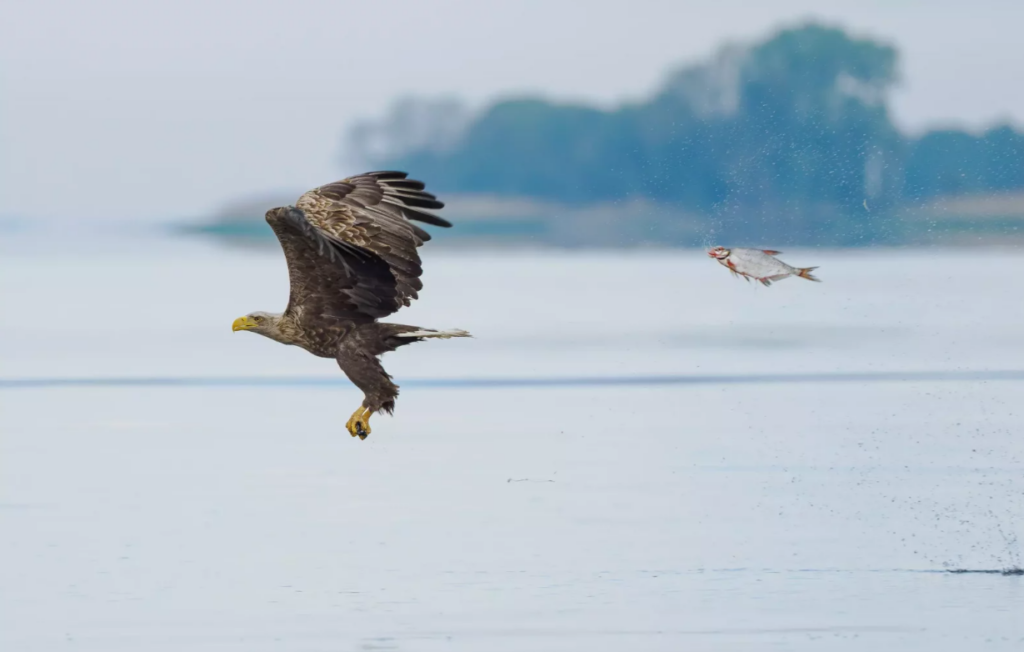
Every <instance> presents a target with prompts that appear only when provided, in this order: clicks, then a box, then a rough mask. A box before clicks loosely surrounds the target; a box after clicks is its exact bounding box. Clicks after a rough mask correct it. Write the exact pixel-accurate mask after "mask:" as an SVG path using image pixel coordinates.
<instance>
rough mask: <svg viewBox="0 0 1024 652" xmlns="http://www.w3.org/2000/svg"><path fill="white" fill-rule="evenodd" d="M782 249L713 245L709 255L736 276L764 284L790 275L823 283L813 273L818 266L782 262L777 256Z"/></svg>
mask: <svg viewBox="0 0 1024 652" xmlns="http://www.w3.org/2000/svg"><path fill="white" fill-rule="evenodd" d="M781 253H782V252H781V251H774V250H772V249H745V248H742V247H732V248H731V249H727V248H725V247H713V248H711V249H709V250H708V256H710V257H711V258H714V259H715V260H717V261H718V262H719V264H721V265H723V266H725V267H727V268H728V269H729V271H730V272H732V273H733V275H734V276H742V277H743V279H744V280H746V281H749V280H750V279H754V280H756V281H760V282H761V283H762V284H764V285H766V286H767V285H771V284H772V282H773V281H781V280H782V279H784V278H786V277H788V276H799V277H800V278H805V279H807V280H808V281H814V282H815V283H821V279H819V278H818V277H816V276H814V275H813V274H811V272H813V271H814V270H816V269H818V268H817V267H793V266H792V265H787V264H786V263H784V262H782V261H781V260H779V259H778V258H776V256H778V255H779V254H781Z"/></svg>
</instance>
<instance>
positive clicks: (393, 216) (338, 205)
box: [231, 171, 470, 439]
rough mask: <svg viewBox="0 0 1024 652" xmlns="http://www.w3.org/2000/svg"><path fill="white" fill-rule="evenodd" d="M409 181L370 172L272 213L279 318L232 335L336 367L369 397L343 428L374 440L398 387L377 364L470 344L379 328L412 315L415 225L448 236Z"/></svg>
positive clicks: (441, 334)
mask: <svg viewBox="0 0 1024 652" xmlns="http://www.w3.org/2000/svg"><path fill="white" fill-rule="evenodd" d="M407 176H408V175H407V174H406V173H405V172H394V171H383V172H367V173H364V174H360V175H358V176H354V177H349V178H347V179H342V180H341V181H336V182H334V183H329V184H327V185H325V186H320V187H319V188H315V189H313V190H310V191H309V192H307V193H305V194H303V195H302V196H301V197H299V199H298V201H297V202H296V203H295V205H294V206H285V207H281V208H273V209H271V210H269V211H267V215H266V217H267V222H268V223H269V224H270V227H271V228H272V229H273V230H274V233H275V234H276V235H277V239H278V240H279V241H280V243H281V248H282V249H283V250H284V256H285V260H286V261H287V264H288V279H289V283H290V296H289V298H288V306H287V307H286V308H285V310H284V312H283V313H279V314H278V313H268V312H253V313H249V314H248V315H245V316H244V317H239V318H238V319H236V320H235V321H234V323H233V324H232V326H231V330H232V331H251V332H253V333H259V334H260V335H263V336H264V337H269V338H270V339H272V340H275V341H277V342H280V343H282V344H291V345H295V346H299V347H302V348H303V349H305V350H306V351H309V352H310V353H312V354H313V355H315V356H319V357H321V358H334V359H335V360H337V362H338V366H339V367H341V370H342V371H343V372H344V373H345V375H346V376H348V378H349V380H351V381H352V383H353V384H354V385H355V386H356V387H358V388H359V389H360V390H362V392H363V396H364V398H363V402H362V404H361V405H360V406H359V407H358V408H357V409H356V411H355V412H354V413H353V414H352V417H351V418H350V419H349V420H348V423H347V424H346V425H345V428H346V429H347V430H348V432H349V434H351V435H352V436H353V437H357V436H358V437H359V438H360V439H366V437H367V435H369V434H370V415H372V414H374V413H375V412H382V411H383V412H386V413H388V414H393V413H394V409H395V399H396V398H397V397H398V385H396V384H395V383H393V382H392V380H391V376H390V375H388V373H387V372H386V371H384V367H383V366H381V363H380V356H381V355H383V354H384V353H387V352H389V351H394V350H395V349H397V348H398V347H400V346H404V345H406V344H411V343H412V342H422V341H423V340H426V339H430V338H441V339H448V338H452V337H470V335H469V333H467V332H466V331H464V330H457V329H456V330H443V331H438V330H431V329H427V328H421V327H419V326H405V325H402V324H389V323H383V322H381V321H379V320H380V319H382V318H384V317H387V316H388V315H391V314H392V313H394V312H397V311H398V310H399V309H400V308H401V307H402V306H408V305H409V304H410V302H411V301H412V300H413V299H416V298H418V297H419V294H418V293H419V291H420V290H422V289H423V282H422V281H421V280H420V276H421V275H422V273H423V268H422V266H421V263H420V257H419V253H418V252H417V249H418V248H419V247H420V246H421V245H422V244H423V243H424V242H427V241H428V240H430V234H429V233H427V232H426V231H424V230H423V229H422V228H420V227H419V226H417V225H416V224H414V223H413V222H414V221H415V222H423V223H425V224H431V225H434V226H441V227H446V228H447V227H450V226H451V222H449V221H448V220H445V219H443V218H441V217H439V216H437V215H435V214H433V213H432V212H430V211H431V210H435V209H439V208H443V207H444V203H442V202H440V201H438V199H437V197H436V196H434V195H433V194H431V193H429V192H427V191H426V190H425V188H426V186H425V184H423V183H422V182H420V181H415V180H413V179H409V178H407Z"/></svg>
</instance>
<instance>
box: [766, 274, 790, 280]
mask: <svg viewBox="0 0 1024 652" xmlns="http://www.w3.org/2000/svg"><path fill="white" fill-rule="evenodd" d="M790 276H792V274H775V275H774V276H769V277H768V280H769V281H781V280H782V279H784V278H789V277H790Z"/></svg>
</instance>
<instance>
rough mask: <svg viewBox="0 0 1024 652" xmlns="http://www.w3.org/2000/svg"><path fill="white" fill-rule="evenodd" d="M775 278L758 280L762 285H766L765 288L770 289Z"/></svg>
mask: <svg viewBox="0 0 1024 652" xmlns="http://www.w3.org/2000/svg"><path fill="white" fill-rule="evenodd" d="M773 278H775V277H774V276H770V277H768V278H759V279H757V280H759V281H761V284H762V285H764V286H765V287H768V286H769V285H771V284H772V279H773Z"/></svg>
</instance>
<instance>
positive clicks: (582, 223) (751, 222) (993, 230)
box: [172, 192, 1024, 249]
mask: <svg viewBox="0 0 1024 652" xmlns="http://www.w3.org/2000/svg"><path fill="white" fill-rule="evenodd" d="M299 194H301V193H298V192H296V193H295V194H294V195H291V196H285V195H282V196H277V197H263V198H259V199H253V200H247V201H239V202H235V203H232V204H230V205H228V206H226V207H224V208H223V209H222V210H221V211H219V212H218V213H216V214H214V215H212V216H211V217H209V218H206V219H203V220H196V221H191V222H186V221H178V222H175V223H173V225H172V228H173V229H174V230H175V231H177V232H179V233H183V234H187V235H191V236H199V237H206V238H212V239H215V240H219V241H223V242H226V243H230V244H232V245H236V246H252V247H260V246H266V245H274V246H276V242H275V239H274V236H273V233H272V232H271V230H270V229H269V228H268V227H267V225H266V223H265V222H264V219H263V215H264V213H265V212H266V211H267V210H268V209H270V208H272V207H275V206H283V205H289V204H291V203H293V202H294V201H295V197H298V195H299ZM443 199H444V200H445V202H446V207H445V208H444V209H443V210H442V211H440V213H441V214H443V215H444V216H445V217H446V218H447V219H449V220H451V221H452V222H453V223H454V224H455V228H453V229H450V230H447V229H446V230H439V229H435V230H434V232H438V233H439V237H437V238H436V239H435V240H434V241H433V242H432V244H431V246H432V247H459V248H462V247H477V246H484V247H488V248H491V247H501V248H524V247H556V248H558V247H564V248H586V249H590V248H595V249H609V248H611V249H615V248H624V249H632V248H699V247H706V246H709V245H710V244H712V243H718V242H732V243H735V242H739V241H743V242H747V243H753V242H764V243H767V242H771V243H772V244H773V245H777V246H804V247H806V246H815V247H821V246H825V247H836V248H862V247H876V246H899V247H915V246H924V247H927V246H951V247H972V246H1011V247H1020V246H1024V192H1015V193H999V194H995V193H993V194H985V195H977V196H966V197H965V196H959V197H950V198H940V199H937V200H934V201H931V202H927V203H922V204H920V205H917V206H913V207H902V208H896V209H889V210H887V211H885V212H882V213H877V214H876V213H874V212H872V211H871V209H870V206H868V205H867V202H865V209H864V213H865V217H867V218H869V219H870V224H871V232H870V233H858V232H856V231H851V230H849V229H848V227H849V225H848V224H847V225H846V228H847V229H848V230H847V231H845V232H836V231H828V230H821V231H818V232H808V231H798V232H794V233H792V234H787V237H785V238H781V239H780V238H779V237H778V236H776V237H774V238H773V237H771V235H770V234H771V232H773V231H777V228H772V227H773V226H774V225H773V223H774V222H775V220H776V219H784V218H779V216H778V215H776V214H772V213H769V212H767V211H764V210H758V209H754V210H751V211H750V213H749V215H750V218H749V219H748V220H745V221H744V225H743V226H742V227H737V226H736V225H735V224H733V225H731V226H729V225H726V224H725V221H724V220H722V219H721V218H720V217H718V216H714V215H701V214H697V213H693V212H692V211H687V210H685V209H683V208H680V207H678V206H673V205H670V204H666V203H658V202H652V201H648V200H643V199H636V200H631V201H622V202H605V203H599V204H592V205H589V206H583V205H572V204H559V203H555V202H545V201H540V200H535V199H531V198H523V197H518V198H508V197H497V196H488V195H468V194H462V195H460V194H455V195H446V196H444V197H443ZM865 221H867V220H865ZM822 223H823V224H825V225H826V226H827V223H828V221H827V220H823V221H822ZM879 225H881V227H880V226H879ZM747 227H750V228H749V229H748V230H747V232H745V231H744V230H737V229H738V228H739V229H747Z"/></svg>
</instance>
